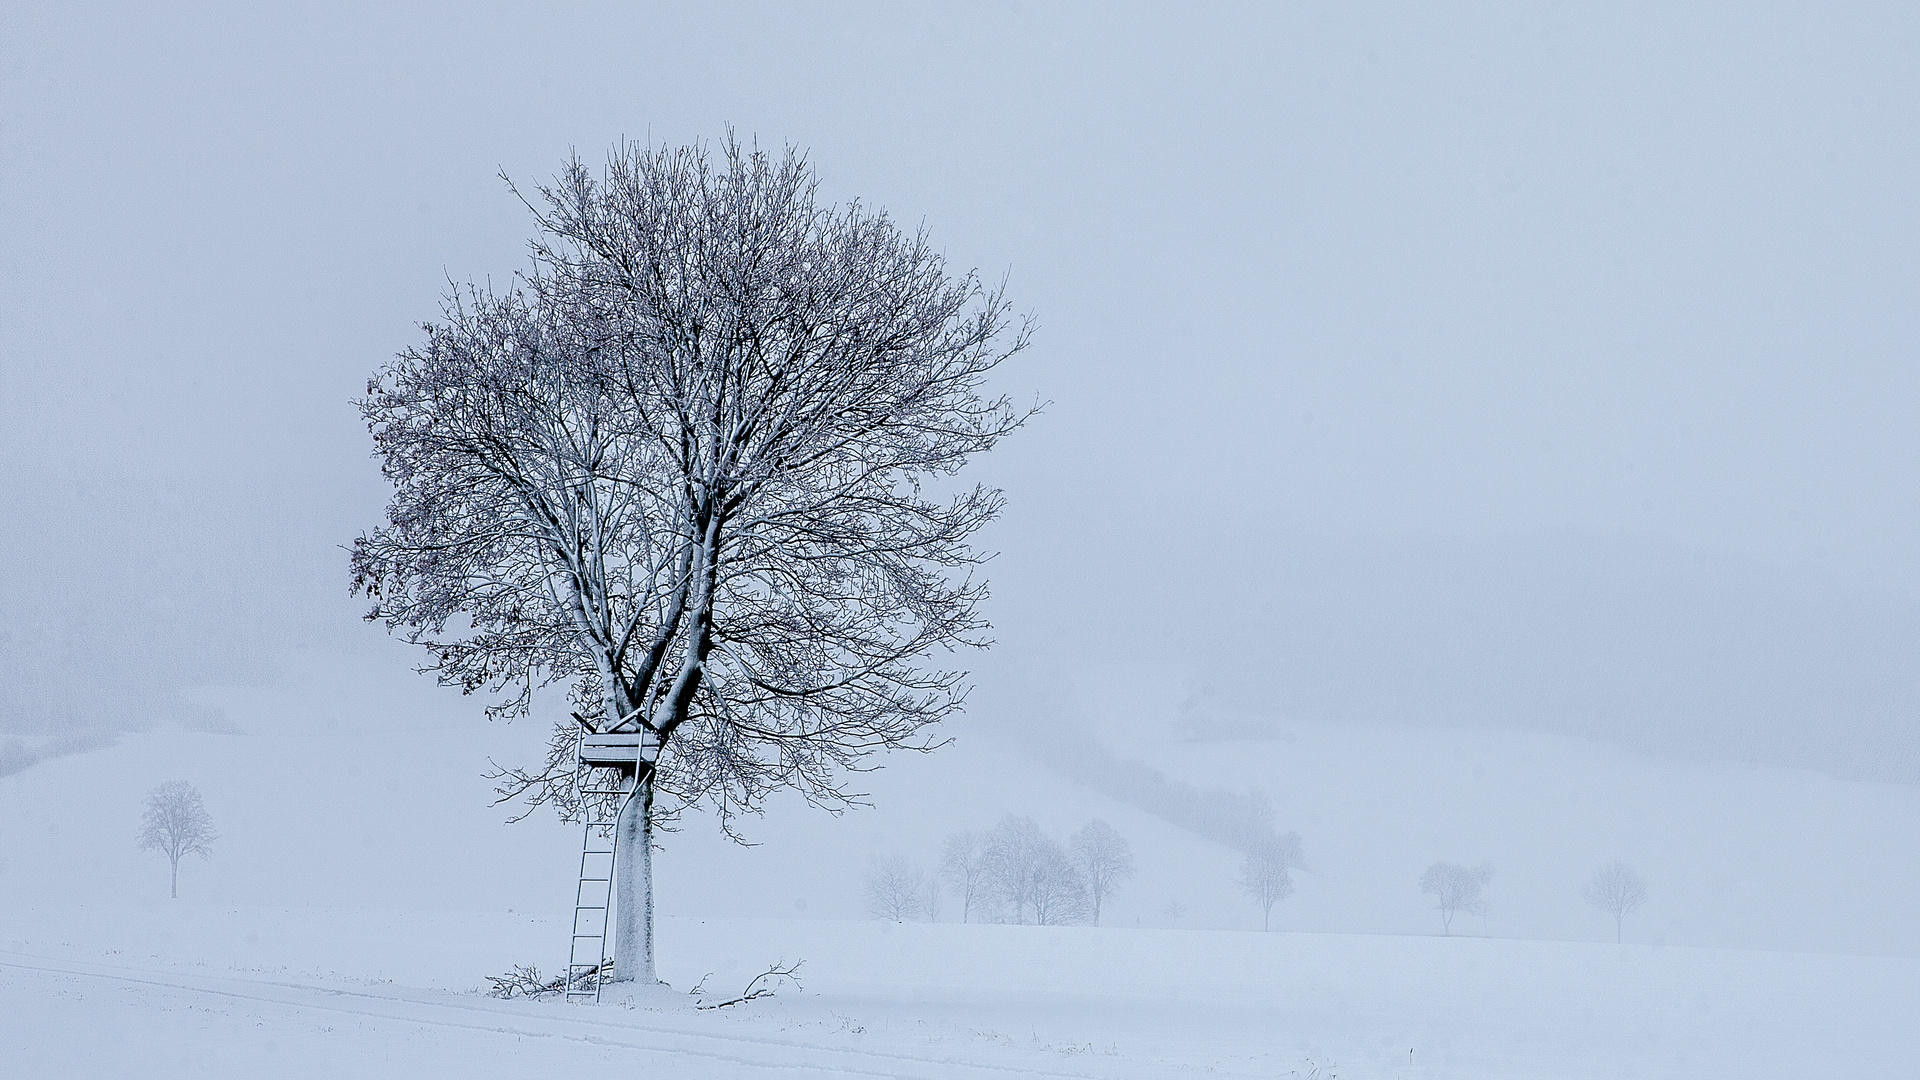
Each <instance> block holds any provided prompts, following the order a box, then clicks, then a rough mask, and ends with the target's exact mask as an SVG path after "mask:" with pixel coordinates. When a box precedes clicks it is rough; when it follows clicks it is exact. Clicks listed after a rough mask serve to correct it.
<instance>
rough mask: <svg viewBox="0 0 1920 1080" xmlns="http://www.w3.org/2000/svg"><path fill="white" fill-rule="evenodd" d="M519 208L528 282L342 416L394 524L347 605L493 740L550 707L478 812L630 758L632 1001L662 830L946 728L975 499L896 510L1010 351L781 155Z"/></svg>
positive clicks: (965, 604) (700, 159) (1006, 408)
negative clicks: (592, 760) (529, 754)
mask: <svg viewBox="0 0 1920 1080" xmlns="http://www.w3.org/2000/svg"><path fill="white" fill-rule="evenodd" d="M529 205H532V206H536V207H537V208H536V210H535V213H536V220H537V224H538V234H537V235H536V237H535V239H534V242H533V245H532V246H533V267H532V269H531V270H530V271H529V272H528V273H527V274H526V275H524V276H523V277H522V278H521V279H520V280H519V282H518V283H517V284H516V285H515V286H514V287H513V288H512V289H510V290H508V291H506V292H504V293H495V292H492V291H489V290H485V289H479V288H473V287H469V288H467V289H465V290H459V291H456V293H455V294H454V295H452V296H450V297H449V298H448V300H447V301H446V303H445V305H444V310H443V313H442V317H441V320H440V321H439V322H437V323H430V324H427V325H426V326H425V327H424V330H425V341H424V343H423V344H421V345H419V346H416V347H414V348H410V349H408V350H407V351H405V352H403V353H402V354H400V356H399V357H398V358H397V359H396V360H395V361H394V362H392V363H390V364H389V365H388V366H387V367H386V368H384V369H383V370H382V371H381V372H380V373H379V374H378V375H377V376H376V378H375V379H374V380H373V381H372V382H371V383H370V384H369V387H368V392H367V396H366V397H365V398H364V399H363V400H362V401H361V403H360V405H361V411H362V414H363V415H364V417H365V418H366V420H367V423H368V426H369V428H370V430H371V431H372V433H373V437H374V444H375V448H376V451H377V453H378V454H379V456H380V457H381V458H382V459H383V468H384V470H385V473H386V475H387V477H388V479H389V480H390V481H391V482H392V483H393V485H394V489H395V491H394V497H393V501H392V503H391V504H390V506H389V507H388V510H387V515H386V517H387V522H386V524H385V525H383V526H382V527H380V528H377V529H375V530H373V531H372V532H371V533H369V534H366V535H363V536H362V537H360V539H359V540H358V541H357V542H356V543H355V545H354V550H353V574H354V577H353V580H354V588H355V590H356V591H358V592H360V593H363V594H365V595H366V596H368V597H370V598H372V600H373V601H374V605H373V609H372V611H371V612H370V613H369V616H368V617H369V618H370V619H376V620H381V621H384V622H385V623H386V625H387V626H388V628H389V629H390V630H392V631H397V632H400V633H402V634H404V636H405V637H406V638H407V640H409V641H411V642H413V643H415V644H418V645H421V646H423V647H425V648H426V649H428V650H429V653H430V655H431V656H432V658H433V659H432V661H431V663H430V664H429V668H428V669H429V670H432V671H434V672H436V673H437V674H438V676H439V678H440V679H441V681H442V682H443V683H446V684H450V685H456V686H459V687H461V688H462V689H463V690H465V691H469V692H471V691H475V690H488V691H491V692H492V693H494V694H495V695H496V697H495V699H494V704H493V705H492V706H491V707H490V708H489V714H490V715H495V716H513V715H523V714H525V713H526V711H527V709H528V706H529V704H530V701H531V699H532V697H533V694H534V692H535V690H536V689H538V688H540V687H543V686H549V685H553V684H562V685H565V686H567V687H568V688H569V689H570V692H571V699H572V703H573V706H574V708H575V719H570V720H567V721H563V722H562V723H560V724H559V725H558V726H557V728H556V730H555V732H554V735H553V738H552V740H551V741H550V745H549V752H548V757H547V760H546V762H545V764H544V765H543V766H541V767H538V768H534V769H520V768H506V769H502V770H500V772H499V773H498V774H497V776H498V778H499V779H500V781H501V786H500V792H501V796H502V798H503V799H505V798H518V799H523V800H525V802H526V804H527V806H528V808H529V810H530V809H531V807H533V806H538V805H542V804H546V803H551V804H553V805H555V806H556V807H557V808H558V809H559V810H560V812H561V814H562V816H563V817H568V818H573V817H577V816H578V815H579V814H580V813H581V812H582V810H583V806H582V799H583V795H582V793H581V790H582V786H583V785H582V783H581V777H580V776H578V775H577V774H576V770H575V769H574V768H573V761H574V756H573V748H574V746H575V743H576V740H577V739H579V738H580V737H581V734H582V731H583V730H587V729H592V730H597V731H602V732H630V733H632V732H637V733H639V735H640V737H641V739H642V742H641V754H640V761H639V763H638V767H637V770H636V774H635V775H634V776H632V777H631V779H630V781H627V783H628V784H629V786H628V788H627V792H626V794H625V796H624V797H622V798H621V800H620V802H619V806H618V813H619V824H618V826H617V828H616V835H615V848H616V863H617V866H618V868H619V869H618V870H617V872H616V876H617V877H618V879H619V880H618V882H617V883H616V892H615V895H616V903H615V909H616V912H615V918H614V942H615V947H614V952H615V957H616V962H615V970H614V979H613V981H615V982H625V981H634V980H637V981H641V982H653V981H655V976H654V964H653V912H652V844H653V840H652V830H653V824H654V822H655V821H656V819H657V818H660V817H662V816H666V817H671V816H672V815H673V814H675V813H677V812H679V811H680V810H681V809H684V808H685V807H687V806H689V805H692V804H694V803H697V802H702V801H704V802H706V803H707V804H709V805H711V806H712V807H714V808H715V809H716V810H717V812H718V815H719V817H720V820H721V823H722V827H723V828H726V829H728V831H729V832H731V824H730V823H731V822H732V820H733V819H734V816H735V815H737V814H738V813H739V812H741V811H742V810H746V811H750V812H751V811H756V810H757V809H758V807H759V806H760V805H761V801H762V799H763V798H764V796H765V795H766V794H767V793H768V792H769V791H771V790H773V789H775V788H778V787H783V786H785V787H794V788H797V789H798V790H799V791H800V792H801V793H802V794H803V795H804V796H805V797H806V798H808V799H809V800H810V801H811V802H813V803H814V804H815V805H820V806H824V807H826V808H828V809H830V810H832V809H838V808H841V807H844V806H845V805H847V804H848V803H849V802H850V801H852V800H853V799H855V798H857V794H856V793H854V792H851V791H849V790H848V788H847V787H846V786H845V784H846V780H845V776H846V773H847V772H848V771H849V770H853V769H857V768H859V767H860V763H861V761H862V760H863V759H864V758H865V757H866V756H867V755H868V754H870V753H872V752H874V751H877V750H882V749H889V748H908V749H918V750H931V749H933V748H934V747H935V746H936V745H938V740H937V739H936V738H935V737H934V735H933V734H932V732H931V727H932V725H934V724H935V723H937V722H938V721H939V720H940V719H942V718H944V717H946V716H949V715H951V714H953V713H954V712H955V711H957V710H958V709H959V708H960V707H961V704H962V701H963V698H964V687H963V685H962V679H963V674H962V673H961V672H957V671H951V670H943V669H937V668H932V667H929V666H928V659H929V658H930V657H931V656H932V655H933V654H934V653H935V652H937V651H945V650H950V649H953V648H955V647H959V646H984V645H985V644H986V642H985V640H984V639H983V638H982V637H981V633H982V632H983V631H984V629H985V628H986V623H985V621H984V619H982V618H981V617H980V615H979V614H978V610H977V609H978V605H979V602H980V600H981V599H982V598H983V597H984V596H985V593H986V586H985V583H984V582H983V581H981V580H979V579H977V578H976V577H975V576H974V574H973V570H974V568H975V567H976V566H977V565H978V564H979V563H980V562H981V559H982V556H981V555H980V554H979V553H977V552H976V551H974V550H973V548H972V547H971V546H970V539H971V537H972V536H973V535H974V533H975V532H976V531H977V530H978V529H979V528H980V527H981V526H982V525H984V524H986V523H987V522H988V521H989V520H991V519H992V518H993V517H994V516H995V515H996V514H997V513H998V512H999V510H1000V508H1001V505H1002V501H1003V500H1002V498H1001V496H1000V494H999V492H997V491H994V490H991V489H987V488H982V487H974V488H971V489H966V488H961V489H959V490H958V491H957V493H956V494H954V495H953V496H952V497H951V498H950V499H947V500H945V501H936V500H935V499H933V498H929V497H928V495H927V494H926V491H925V488H924V484H925V483H926V482H928V481H935V482H941V483H944V482H945V481H944V478H946V477H949V476H951V475H953V474H954V473H955V472H956V471H957V470H959V469H960V468H961V467H962V466H963V465H964V464H965V463H966V462H967V461H968V459H969V458H970V457H972V456H973V455H975V454H978V453H981V452H984V451H986V450H988V449H990V448H991V447H992V446H993V445H994V444H995V443H996V442H997V441H998V440H999V439H1000V438H1001V437H1003V436H1005V435H1007V434H1008V433H1010V432H1012V431H1013V430H1014V429H1015V428H1017V427H1019V426H1020V424H1021V423H1022V422H1024V420H1025V419H1026V418H1027V417H1028V416H1030V415H1031V413H1030V412H1029V411H1023V410H1019V409H1016V408H1014V407H1012V406H1011V405H1010V403H1009V402H1008V401H1007V400H1006V399H1005V398H998V399H990V398H986V397H983V396H982V389H983V385H984V381H985V379H986V377H987V375H988V374H989V373H990V372H991V371H992V370H993V369H994V368H995V367H997V366H998V365H999V364H1000V363H1001V362H1003V361H1004V360H1006V359H1007V358H1008V357H1010V356H1012V355H1013V354H1015V353H1017V352H1018V351H1020V350H1021V349H1022V348H1024V347H1025V345H1026V343H1027V340H1028V339H1027V333H1026V330H1025V329H1024V328H1021V329H1018V330H1015V331H1012V332H1011V336H1009V329H1008V326H1009V317H1010V316H1009V310H1010V309H1009V307H1008V304H1007V302H1006V300H1005V299H1004V297H1003V295H1002V294H1001V293H1000V292H998V291H990V290H988V289H986V288H985V287H983V286H982V284H981V283H980V281H979V280H978V278H977V277H975V276H974V275H971V274H968V275H962V276H959V277H954V276H951V275H950V274H949V272H948V269H947V267H946V265H945V263H944V262H943V260H942V259H941V257H940V256H939V255H938V254H937V253H935V251H934V250H933V248H932V246H931V244H930V243H929V241H928V240H927V238H926V237H925V236H924V235H912V236H908V235H903V234H902V233H900V232H899V230H897V229H896V228H895V227H894V225H893V224H892V222H891V221H889V220H888V218H887V217H886V216H885V215H884V214H882V213H876V212H873V211H870V210H867V209H864V208H862V207H859V206H857V205H855V206H850V207H832V206H822V205H820V204H819V203H818V201H817V197H816V183H815V179H814V174H813V170H812V167H811V166H810V165H809V164H808V162H807V161H806V160H805V159H804V158H803V157H802V156H801V155H799V154H798V153H796V152H794V151H792V150H789V151H787V153H786V154H785V155H784V157H780V158H774V157H770V156H768V155H766V154H763V153H760V152H758V151H749V150H747V149H745V148H743V147H741V146H740V145H739V144H738V143H737V142H735V141H734V140H733V139H732V138H731V137H729V138H728V139H727V140H726V141H725V143H724V145H723V146H722V148H721V153H720V155H719V157H718V160H715V159H714V158H713V157H712V156H710V154H709V152H708V150H707V149H706V148H705V147H699V146H696V147H686V148H680V149H664V148H663V149H658V150H655V149H642V148H639V147H622V148H620V149H619V150H617V151H615V152H614V154H613V155H612V156H611V158H610V160H609V163H608V165H607V167H606V169H605V170H604V173H603V174H602V175H601V176H599V177H596V176H595V175H594V174H593V173H592V171H590V170H589V169H588V168H587V167H586V166H584V165H583V164H581V163H580V162H579V161H578V160H575V161H573V162H571V163H570V164H569V165H568V166H567V167H566V168H565V169H564V170H563V171H562V173H561V174H560V175H559V177H558V178H557V179H556V180H555V181H554V183H553V184H552V185H551V186H544V187H540V188H538V189H537V190H536V192H535V196H534V198H533V199H532V200H531V201H530V202H529ZM576 721H577V722H576ZM590 786H598V782H596V783H595V784H594V785H590ZM656 798H663V799H664V802H663V803H662V805H661V806H660V807H659V808H658V809H656V807H655V800H656ZM607 809H609V810H611V809H613V808H612V807H608V808H607ZM523 816H524V815H523Z"/></svg>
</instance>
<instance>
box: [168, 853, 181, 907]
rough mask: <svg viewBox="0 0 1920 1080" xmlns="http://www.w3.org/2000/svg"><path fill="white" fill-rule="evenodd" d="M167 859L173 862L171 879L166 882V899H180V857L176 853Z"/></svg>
mask: <svg viewBox="0 0 1920 1080" xmlns="http://www.w3.org/2000/svg"><path fill="white" fill-rule="evenodd" d="M168 861H169V862H171V863H172V864H173V869H172V875H171V876H172V880H170V881H169V882H168V883H167V899H169V900H178V899H180V857H179V856H178V855H176V856H174V857H173V858H172V859H170V860H168Z"/></svg>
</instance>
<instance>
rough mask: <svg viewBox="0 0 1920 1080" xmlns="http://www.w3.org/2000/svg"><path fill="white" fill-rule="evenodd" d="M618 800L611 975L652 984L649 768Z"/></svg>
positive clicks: (654, 980) (622, 980) (623, 980)
mask: <svg viewBox="0 0 1920 1080" xmlns="http://www.w3.org/2000/svg"><path fill="white" fill-rule="evenodd" d="M634 783H635V784H636V785H637V786H638V790H636V791H634V792H633V794H632V795H630V796H629V797H628V798H627V800H626V801H625V802H623V803H621V804H620V817H619V820H618V824H616V825H615V826H614V833H613V837H614V838H613V866H614V875H613V876H614V879H615V880H614V901H613V916H614V923H613V980H612V981H614V982H616V983H636V984H638V985H640V986H653V985H656V984H658V983H659V982H660V980H659V978H658V977H657V976H656V975H655V974H654V971H653V773H652V770H651V768H646V767H643V769H642V772H641V775H640V776H638V777H637V778H635V781H634Z"/></svg>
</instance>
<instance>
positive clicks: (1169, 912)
mask: <svg viewBox="0 0 1920 1080" xmlns="http://www.w3.org/2000/svg"><path fill="white" fill-rule="evenodd" d="M1160 914H1162V915H1165V916H1166V917H1167V929H1169V930H1172V929H1176V928H1178V927H1179V925H1180V920H1181V919H1184V918H1186V917H1187V905H1185V904H1183V903H1181V902H1180V901H1178V900H1169V901H1167V902H1166V903H1165V904H1164V905H1162V906H1161V908H1160Z"/></svg>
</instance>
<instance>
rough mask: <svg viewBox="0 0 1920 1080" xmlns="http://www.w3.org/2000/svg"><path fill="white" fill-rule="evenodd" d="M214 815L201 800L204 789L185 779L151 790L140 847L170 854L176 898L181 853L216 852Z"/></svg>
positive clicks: (171, 885)
mask: <svg viewBox="0 0 1920 1080" xmlns="http://www.w3.org/2000/svg"><path fill="white" fill-rule="evenodd" d="M219 838H220V834H218V833H216V832H214V831H213V817H212V815H210V814H208V813H207V808H206V807H205V806H204V805H202V804H201V801H200V792H199V790H198V789H196V788H195V787H194V786H193V785H192V784H189V783H187V782H186V781H185V780H170V781H168V782H166V783H164V784H161V785H160V786H159V787H157V788H154V789H153V790H152V791H149V792H147V809H146V812H145V813H143V814H142V815H140V850H141V851H158V852H160V853H161V854H162V855H165V856H166V857H167V865H168V867H169V870H170V877H169V882H168V886H167V890H168V895H169V897H171V898H172V899H175V900H178V899H180V857H181V856H182V855H198V856H200V857H201V858H203V859H204V858H206V857H207V856H209V855H211V854H213V842H214V841H215V840H218V839H219Z"/></svg>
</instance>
